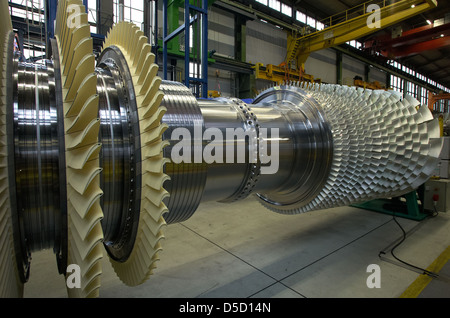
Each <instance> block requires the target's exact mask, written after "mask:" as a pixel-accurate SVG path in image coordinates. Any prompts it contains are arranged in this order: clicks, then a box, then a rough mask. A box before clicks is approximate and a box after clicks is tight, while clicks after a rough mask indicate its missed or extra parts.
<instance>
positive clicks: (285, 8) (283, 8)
mask: <svg viewBox="0 0 450 318" xmlns="http://www.w3.org/2000/svg"><path fill="white" fill-rule="evenodd" d="M281 13H283V14H285V15H287V16H290V17H292V8H291V7H290V6H288V5H287V4H284V3H282V4H281Z"/></svg>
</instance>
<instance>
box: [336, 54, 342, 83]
mask: <svg viewBox="0 0 450 318" xmlns="http://www.w3.org/2000/svg"><path fill="white" fill-rule="evenodd" d="M336 84H340V85H342V52H341V51H336Z"/></svg>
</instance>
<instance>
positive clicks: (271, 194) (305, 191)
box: [253, 86, 333, 214]
mask: <svg viewBox="0 0 450 318" xmlns="http://www.w3.org/2000/svg"><path fill="white" fill-rule="evenodd" d="M253 103H254V104H255V105H256V106H255V105H253V109H254V110H255V111H256V110H257V109H258V107H257V106H258V105H260V107H267V106H271V107H273V108H274V109H275V110H277V111H279V112H280V114H282V116H283V117H284V118H285V120H286V122H287V123H288V126H289V127H290V130H291V131H292V134H291V136H290V138H291V139H292V145H293V150H294V153H293V154H292V156H291V158H290V160H291V162H292V164H291V165H289V166H292V171H291V174H290V176H289V177H288V178H287V179H286V180H285V182H284V183H283V187H282V188H281V189H278V190H277V191H271V190H269V191H265V192H259V193H258V194H257V196H258V197H259V199H261V200H262V201H263V202H264V203H265V205H266V206H268V207H271V208H273V209H275V210H277V211H278V212H280V213H288V214H290V213H295V211H296V210H297V209H299V208H301V207H302V206H304V205H306V204H308V203H309V202H310V201H311V200H312V199H313V198H314V197H315V196H316V195H317V194H318V192H319V191H320V190H321V189H322V187H323V185H324V183H325V181H326V179H327V177H328V173H329V171H330V168H331V160H332V158H333V138H332V134H331V129H330V126H329V123H328V121H327V118H326V117H325V113H324V112H323V110H322V107H321V106H320V104H319V103H318V102H317V101H316V100H315V99H313V98H312V97H311V96H310V95H308V94H307V93H306V92H305V91H304V90H302V89H300V88H297V87H293V86H279V87H276V88H273V89H269V90H267V91H265V92H263V93H262V94H260V95H259V96H258V97H257V98H256V99H255V100H254V102H253ZM280 156H281V154H280ZM280 167H284V165H280Z"/></svg>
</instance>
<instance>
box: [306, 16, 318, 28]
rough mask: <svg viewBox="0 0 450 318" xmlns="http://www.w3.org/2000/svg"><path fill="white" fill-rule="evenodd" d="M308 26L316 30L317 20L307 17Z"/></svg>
mask: <svg viewBox="0 0 450 318" xmlns="http://www.w3.org/2000/svg"><path fill="white" fill-rule="evenodd" d="M306 24H307V25H309V26H310V27H313V28H314V29H315V28H316V19H314V18H312V17H310V16H307V17H306Z"/></svg>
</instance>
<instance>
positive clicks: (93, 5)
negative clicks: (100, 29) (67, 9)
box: [88, 0, 97, 33]
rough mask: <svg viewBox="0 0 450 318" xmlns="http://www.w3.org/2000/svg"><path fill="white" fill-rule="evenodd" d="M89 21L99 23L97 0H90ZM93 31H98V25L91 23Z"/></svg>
mask: <svg viewBox="0 0 450 318" xmlns="http://www.w3.org/2000/svg"><path fill="white" fill-rule="evenodd" d="M88 21H89V23H91V24H92V23H93V24H97V1H95V0H89V1H88ZM91 33H97V26H96V25H95V26H94V25H91Z"/></svg>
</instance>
